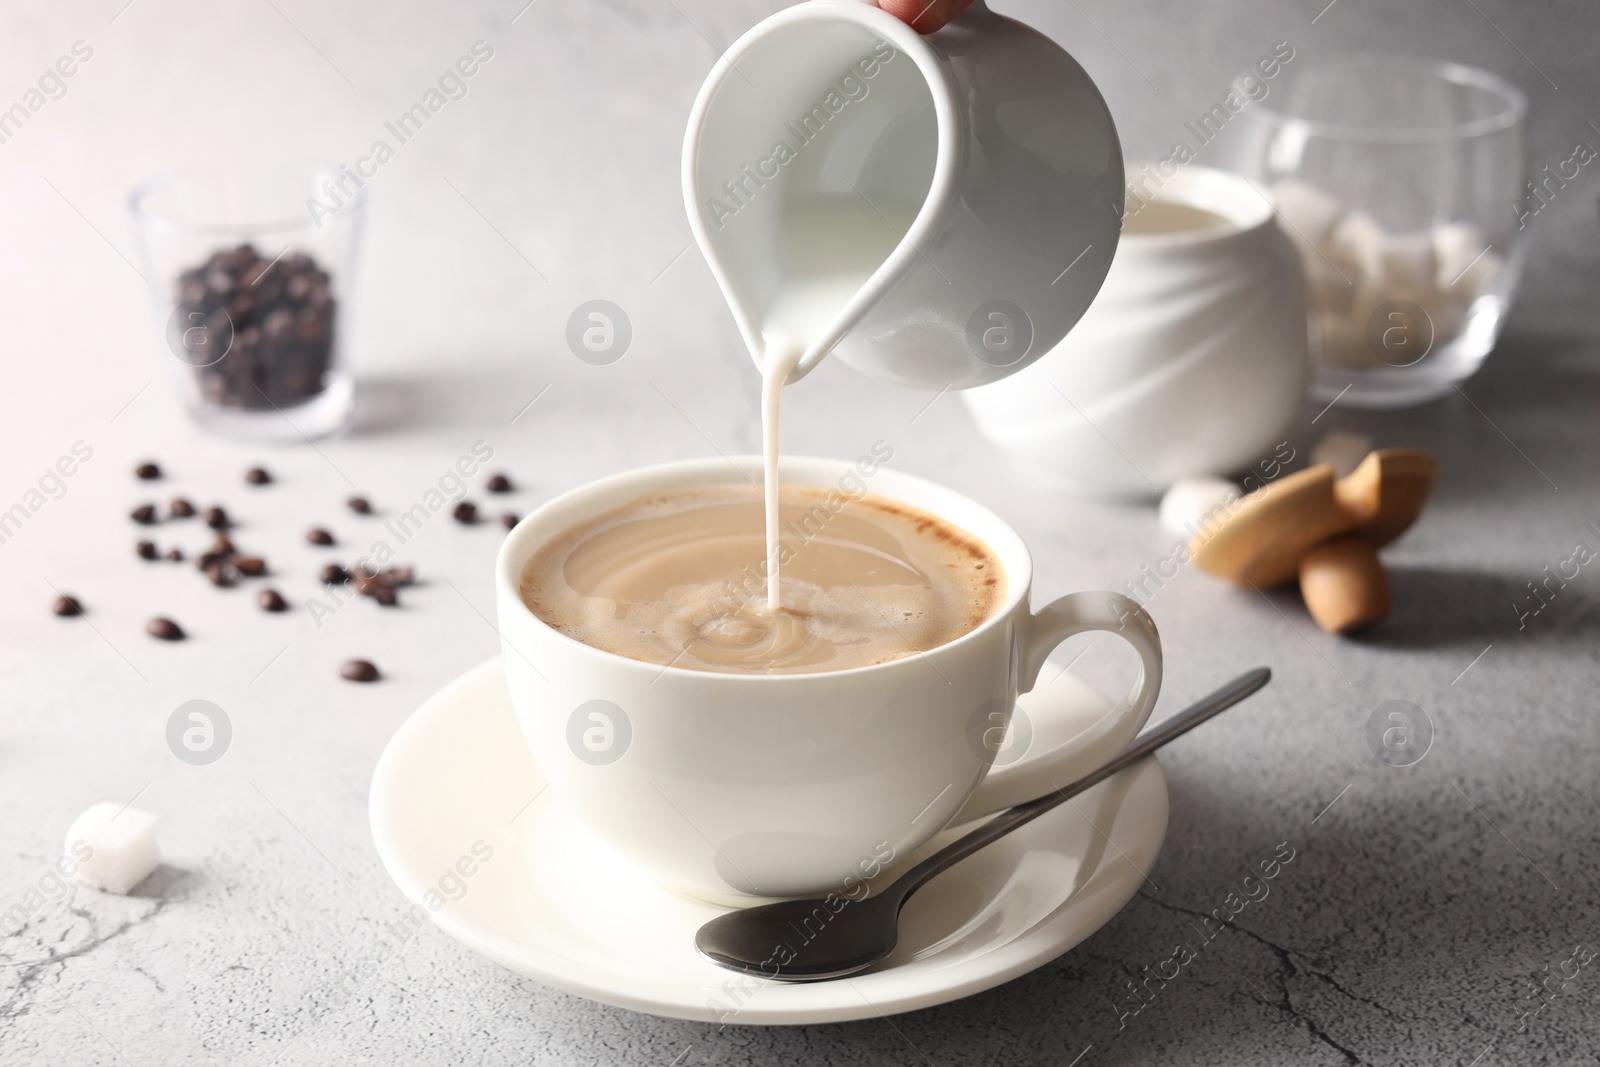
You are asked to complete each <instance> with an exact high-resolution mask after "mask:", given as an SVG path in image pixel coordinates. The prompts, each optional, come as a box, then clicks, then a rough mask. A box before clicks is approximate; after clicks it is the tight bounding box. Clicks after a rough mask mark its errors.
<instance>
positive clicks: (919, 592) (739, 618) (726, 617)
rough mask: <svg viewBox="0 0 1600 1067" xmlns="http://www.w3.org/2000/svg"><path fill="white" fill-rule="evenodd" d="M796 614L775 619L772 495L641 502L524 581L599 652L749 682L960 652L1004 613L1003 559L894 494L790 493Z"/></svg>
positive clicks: (527, 598)
mask: <svg viewBox="0 0 1600 1067" xmlns="http://www.w3.org/2000/svg"><path fill="white" fill-rule="evenodd" d="M779 519H780V528H781V543H782V550H781V556H780V560H781V599H782V607H781V608H779V609H778V610H777V611H772V610H770V609H769V608H768V606H767V600H766V577H767V567H766V559H767V546H766V525H765V515H764V504H763V499H762V490H761V489H760V488H759V487H746V486H726V487H724V486H718V487H708V488H704V489H693V490H683V491H676V492H670V493H658V494H652V495H650V496H645V497H641V498H640V499H638V500H636V501H633V502H632V503H630V504H626V505H623V506H622V507H620V508H616V509H614V510H612V511H609V512H607V513H605V514H603V515H600V516H597V517H596V518H593V519H590V520H587V521H585V522H583V523H580V524H578V525H577V526H575V527H573V528H572V529H570V530H568V531H566V532H565V533H563V534H561V535H560V536H559V537H557V538H556V539H554V540H553V541H551V542H550V543H549V544H546V545H545V546H543V547H542V548H540V549H539V551H538V552H537V553H535V555H534V556H533V558H532V559H531V560H530V561H529V563H528V565H527V567H526V568H525V569H524V571H523V575H522V585H521V593H522V600H523V602H524V603H525V604H527V606H528V609H529V610H530V611H532V612H533V613H534V614H535V615H536V616H538V617H539V618H540V619H541V620H542V621H544V622H545V623H546V624H548V625H549V626H551V627H553V628H554V629H557V630H559V631H561V632H562V633H564V634H566V635H567V636H569V637H572V638H574V639H576V640H578V641H582V642H583V643H584V644H586V645H591V646H593V647H595V648H599V649H603V650H605V651H607V652H614V653H616V654H617V655H620V656H627V657H628V658H630V659H636V660H642V661H644V662H646V663H659V664H661V665H663V666H667V665H671V666H676V667H686V668H689V669H691V670H702V671H720V672H728V673H740V674H796V673H802V672H811V671H837V670H847V669H849V668H851V667H865V666H870V665H872V664H875V663H884V662H887V661H889V660H895V659H900V658H902V657H904V656H910V655H914V654H916V653H917V652H924V651H927V650H929V649H933V648H937V647H938V646H940V645H943V644H947V643H949V642H950V641H954V640H955V639H956V638H958V637H960V636H962V635H963V634H966V633H969V632H971V631H972V630H974V629H976V628H977V626H978V625H979V624H980V623H982V622H983V621H984V620H985V619H987V618H988V617H989V616H990V615H991V614H993V612H994V610H995V608H996V607H998V606H999V604H1000V603H1001V602H1002V601H1003V600H1004V598H1005V575H1004V572H1003V570H1002V568H1001V566H1000V563H999V560H998V559H997V558H996V556H995V554H994V552H993V550H992V549H990V548H989V547H988V546H987V545H985V544H984V543H983V542H982V541H980V540H978V539H977V538H976V537H974V536H972V535H971V534H969V533H967V532H966V531H965V530H961V529H959V528H957V527H955V526H953V525H951V524H950V523H947V522H945V521H943V520H942V519H939V518H936V517H934V516H933V515H930V514H928V513H927V512H924V511H920V510H918V509H916V508H913V507H910V506H908V505H905V504H899V503H896V502H894V501H891V500H887V499H884V498H882V497H877V496H873V495H871V494H865V495H860V496H854V497H850V496H846V495H845V494H844V493H842V492H840V491H838V490H829V489H819V488H814V487H809V486H784V487H783V488H782V490H781V492H780V504H779Z"/></svg>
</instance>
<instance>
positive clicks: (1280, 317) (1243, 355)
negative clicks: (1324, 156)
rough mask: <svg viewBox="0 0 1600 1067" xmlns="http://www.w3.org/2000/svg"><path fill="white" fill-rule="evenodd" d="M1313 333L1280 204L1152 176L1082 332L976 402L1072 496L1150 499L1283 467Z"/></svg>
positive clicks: (1201, 179) (1197, 181) (1189, 176)
mask: <svg viewBox="0 0 1600 1067" xmlns="http://www.w3.org/2000/svg"><path fill="white" fill-rule="evenodd" d="M1169 166H1170V164H1169ZM1146 189H1148V190H1149V195H1148V196H1145V195H1134V192H1135V191H1138V192H1143V191H1144V190H1146ZM1305 322H1306V305H1305V294H1304V289H1303V283H1302V280H1301V268H1300V263H1299V259H1298V257H1297V256H1296V253H1295V250H1294V247H1293V245H1292V244H1291V243H1290V241H1289V239H1288V238H1287V237H1286V236H1285V235H1284V233H1283V232H1282V231H1281V230H1280V229H1279V227H1278V225H1277V222H1276V217H1275V214H1274V211H1273V207H1272V204H1271V203H1270V201H1268V199H1267V198H1266V197H1265V196H1264V195H1262V194H1261V193H1260V192H1258V191H1257V190H1256V189H1255V187H1254V186H1252V185H1251V184H1250V183H1249V182H1247V181H1246V180H1245V179H1243V178H1241V177H1238V176H1236V175H1233V174H1229V173H1226V172H1223V171H1218V170H1212V169H1210V168H1206V167H1197V166H1185V167H1182V168H1180V169H1179V170H1177V172H1176V173H1174V174H1171V175H1170V176H1166V175H1161V174H1160V173H1159V171H1157V170H1156V169H1155V168H1153V167H1152V168H1149V169H1148V171H1147V180H1146V181H1144V182H1142V183H1140V184H1139V185H1138V186H1136V187H1135V190H1130V195H1129V198H1128V204H1127V211H1126V214H1125V216H1124V218H1123V230H1122V237H1121V241H1120V243H1119V244H1118V246H1117V251H1116V256H1115V258H1114V259H1113V261H1112V264H1111V269H1110V272H1109V273H1108V274H1107V276H1106V280H1105V284H1104V285H1103V286H1102V287H1101V290H1100V294H1099V296H1097V297H1096V298H1095V301H1094V303H1093V304H1092V305H1090V307H1089V310H1088V311H1087V312H1086V313H1085V314H1084V316H1083V318H1082V319H1081V320H1080V321H1079V322H1078V325H1077V327H1076V328H1075V329H1074V330H1073V331H1072V332H1071V333H1070V334H1068V335H1067V337H1066V338H1065V339H1064V340H1062V341H1061V342H1060V343H1059V344H1057V345H1056V346H1055V347H1054V348H1053V349H1051V350H1050V351H1049V352H1047V353H1045V355H1043V356H1041V357H1040V358H1039V359H1038V360H1037V362H1035V363H1033V364H1031V365H1029V366H1026V367H1024V368H1023V369H1022V370H1020V371H1018V372H1017V373H1015V374H1013V375H1011V376H1010V377H1009V378H1006V379H1004V380H1002V381H999V382H996V383H994V384H992V385H985V386H982V387H980V388H976V389H969V390H966V391H965V392H963V393H962V396H963V398H964V399H965V401H966V404H967V407H968V409H969V410H970V411H971V413H972V417H973V419H974V420H976V422H977V425H978V429H979V431H980V432H982V433H983V435H984V436H985V437H987V438H989V439H990V440H991V441H993V442H994V443H995V444H997V445H999V446H1000V447H1001V448H1003V449H1005V450H1006V451H1007V452H1010V453H1012V454H1013V455H1014V456H1016V457H1017V459H1018V460H1019V461H1020V462H1021V463H1022V464H1023V465H1025V466H1027V467H1029V468H1031V469H1033V470H1035V471H1038V472H1040V473H1042V474H1044V475H1045V476H1046V477H1047V478H1049V479H1050V480H1052V481H1054V482H1056V483H1058V484H1060V485H1061V486H1062V487H1063V488H1064V489H1067V490H1068V491H1071V492H1074V493H1077V494H1079V495H1083V496H1093V497H1110V498H1141V497H1151V496H1155V495H1157V494H1159V493H1161V492H1162V491H1163V490H1165V489H1166V488H1167V487H1168V486H1169V485H1171V484H1172V483H1173V482H1174V481H1176V480H1178V479H1180V478H1186V477H1191V476H1196V475H1205V474H1223V473H1227V472H1229V471H1233V470H1237V469H1240V468H1243V467H1247V466H1249V465H1251V464H1252V463H1254V462H1255V461H1257V460H1259V459H1261V458H1263V457H1264V456H1268V455H1270V454H1272V452H1273V449H1274V446H1275V445H1277V444H1278V443H1279V442H1280V441H1282V440H1283V438H1284V436H1285V434H1286V432H1287V430H1288V427H1289V424H1290V422H1291V421H1292V420H1293V419H1294V417H1295V416H1296V414H1297V413H1298V412H1299V411H1300V409H1301V406H1302V404H1303V403H1304V402H1305V397H1306V387H1307V382H1308V380H1309V376H1310V367H1309V360H1308V355H1307V350H1306V328H1305Z"/></svg>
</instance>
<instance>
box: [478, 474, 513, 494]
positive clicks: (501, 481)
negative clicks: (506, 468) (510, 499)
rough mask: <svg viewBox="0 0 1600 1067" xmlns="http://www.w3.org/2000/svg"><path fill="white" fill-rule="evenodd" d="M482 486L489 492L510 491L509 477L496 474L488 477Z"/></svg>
mask: <svg viewBox="0 0 1600 1067" xmlns="http://www.w3.org/2000/svg"><path fill="white" fill-rule="evenodd" d="M484 488H485V489H487V490H489V492H491V493H509V492H511V479H510V478H507V477H506V476H505V475H504V474H496V475H495V476H494V477H492V478H490V479H489V481H488V484H487V485H485V486H484Z"/></svg>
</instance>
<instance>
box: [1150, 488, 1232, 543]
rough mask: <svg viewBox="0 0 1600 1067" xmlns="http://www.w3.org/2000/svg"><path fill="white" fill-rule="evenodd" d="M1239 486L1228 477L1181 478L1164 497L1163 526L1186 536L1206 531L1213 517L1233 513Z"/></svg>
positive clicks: (1221, 516)
mask: <svg viewBox="0 0 1600 1067" xmlns="http://www.w3.org/2000/svg"><path fill="white" fill-rule="evenodd" d="M1238 499H1239V487H1238V486H1237V485H1234V484H1233V483H1232V482H1230V481H1228V480H1227V479H1225V478H1179V479H1178V480H1177V481H1175V482H1173V483H1172V488H1170V489H1168V490H1167V492H1166V495H1165V496H1163V497H1162V498H1161V512H1160V518H1161V526H1162V528H1163V529H1165V530H1169V531H1171V532H1172V533H1175V534H1178V535H1180V536H1183V537H1193V536H1195V535H1196V534H1198V533H1199V532H1200V531H1202V530H1204V529H1205V527H1206V523H1207V522H1208V521H1209V520H1211V519H1212V518H1217V519H1222V518H1225V517H1227V516H1228V515H1230V514H1232V509H1231V507H1230V505H1231V504H1232V503H1233V502H1234V501H1235V500H1238Z"/></svg>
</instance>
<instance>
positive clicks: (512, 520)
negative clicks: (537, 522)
mask: <svg viewBox="0 0 1600 1067" xmlns="http://www.w3.org/2000/svg"><path fill="white" fill-rule="evenodd" d="M519 521H521V520H519V519H518V518H517V516H516V515H515V514H513V513H512V512H509V511H508V512H506V513H505V514H504V515H502V516H500V525H501V526H504V527H505V528H506V529H508V530H509V529H511V528H512V527H514V526H516V525H517V523H518V522H519Z"/></svg>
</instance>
